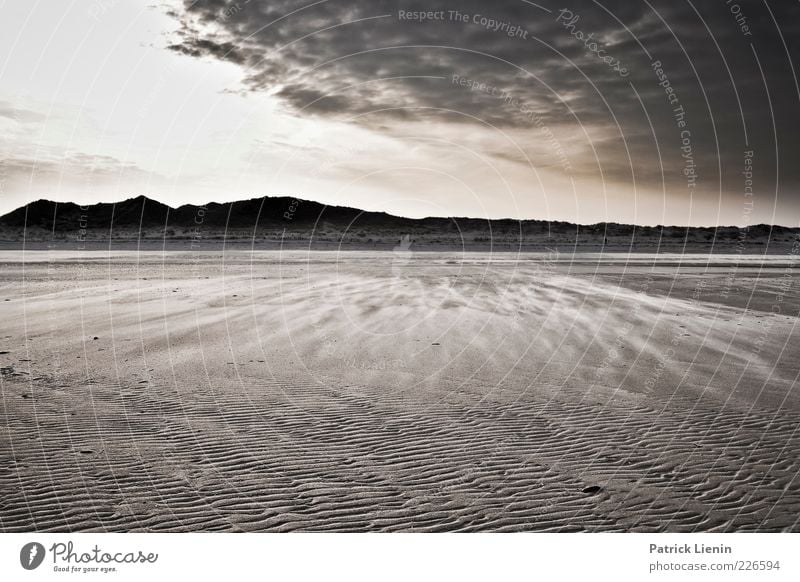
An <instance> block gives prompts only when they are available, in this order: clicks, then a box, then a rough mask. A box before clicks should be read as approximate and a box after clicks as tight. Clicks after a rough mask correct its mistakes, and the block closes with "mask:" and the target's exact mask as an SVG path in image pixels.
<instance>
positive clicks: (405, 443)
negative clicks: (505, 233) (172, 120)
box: [0, 248, 800, 532]
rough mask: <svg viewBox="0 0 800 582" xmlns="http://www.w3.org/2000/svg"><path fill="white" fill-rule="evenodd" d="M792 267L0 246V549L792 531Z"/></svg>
mask: <svg viewBox="0 0 800 582" xmlns="http://www.w3.org/2000/svg"><path fill="white" fill-rule="evenodd" d="M796 259H797V256H796V255H794V254H785V255H773V256H769V257H758V256H740V255H727V256H719V257H717V256H713V257H709V256H707V255H668V254H660V255H646V254H638V255H628V254H608V253H605V254H602V255H599V254H588V253H585V254H569V255H564V254H556V253H547V252H545V253H526V254H521V255H520V254H514V253H494V254H490V253H471V254H470V253H466V254H465V253H442V252H437V253H433V252H415V251H414V250H413V248H400V249H396V250H395V251H394V252H392V251H373V252H367V251H363V252H360V251H347V252H342V253H339V252H335V251H331V252H324V251H314V252H304V251H302V250H294V251H287V252H278V251H269V252H247V251H231V252H200V251H184V252H178V251H170V252H157V251H154V252H139V253H137V252H123V251H114V252H102V251H93V252H88V251H87V252H67V251H52V252H48V251H32V252H25V253H23V252H17V251H2V252H0V263H2V265H1V266H0V268H1V269H2V271H0V272H1V273H2V277H1V278H0V306H2V320H3V329H2V332H0V352H2V353H0V368H2V374H1V375H0V389H1V391H2V394H1V396H2V403H1V406H2V408H1V409H0V411H1V412H2V420H0V530H2V531H4V532H16V531H30V530H37V531H216V530H226V531H296V530H304V531H320V530H337V531H479V530H486V531H526V530H533V531H800V520H799V518H798V516H800V476H799V475H798V471H800V430H798V429H800V392H798V390H797V379H798V374H799V373H800V350H798V349H797V348H798V346H800V335H799V332H798V330H797V329H796V324H797V322H798V319H797V318H798V314H799V313H800V294H799V293H798V282H799V281H798V266H800V264H798V262H797V260H796Z"/></svg>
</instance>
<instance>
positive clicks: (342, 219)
mask: <svg viewBox="0 0 800 582" xmlns="http://www.w3.org/2000/svg"><path fill="white" fill-rule="evenodd" d="M405 235H408V236H409V237H411V241H412V242H413V243H414V244H415V245H416V248H417V249H418V250H423V249H425V248H430V249H432V250H444V249H453V248H456V249H457V248H463V249H469V250H488V249H509V250H512V249H514V248H520V249H527V250H532V249H539V248H543V247H546V246H560V247H564V246H570V245H579V246H581V247H582V248H586V247H587V246H588V247H597V248H598V249H599V248H606V249H609V250H630V251H643V252H650V251H653V250H659V249H664V250H667V249H669V250H671V251H675V250H685V251H692V252H697V251H703V252H724V253H731V252H734V253H735V252H741V253H757V254H762V253H765V252H768V253H782V252H787V251H788V250H790V248H791V245H792V243H793V242H794V241H796V240H797V239H798V236H799V235H800V228H789V227H784V226H771V225H766V224H759V225H753V226H750V227H748V228H740V227H735V226H725V227H680V226H637V225H630V224H617V223H613V222H609V223H598V224H592V225H578V224H574V223H570V222H553V221H546V220H512V219H497V220H484V219H476V218H456V217H453V218H436V217H429V218H422V219H412V218H404V217H399V216H393V215H391V214H386V213H384V212H368V211H364V210H359V209H357V208H349V207H340V206H327V205H324V204H320V203H318V202H312V201H307V200H300V199H296V198H290V197H263V198H253V199H250V200H241V201H235V202H226V203H221V204H220V203H209V204H205V205H184V206H180V207H178V208H171V207H169V206H167V205H165V204H162V203H161V202H158V201H156V200H152V199H149V198H146V197H144V196H139V197H136V198H131V199H128V200H125V201H123V202H118V203H100V204H93V205H89V206H79V205H77V204H74V203H56V202H53V201H49V200H38V201H36V202H32V203H30V204H28V205H26V206H23V207H21V208H18V209H17V210H14V211H13V212H10V213H9V214H6V215H5V216H2V217H0V242H2V243H4V246H5V247H6V248H17V247H20V246H21V243H22V242H23V241H24V242H25V243H26V245H27V246H28V247H29V248H35V247H36V243H42V242H51V243H52V242H55V243H60V244H67V245H72V246H71V247H70V248H75V246H76V245H77V246H79V247H83V245H87V244H88V245H92V244H102V243H109V242H112V243H124V242H126V241H127V242H131V241H136V242H137V243H145V244H146V243H155V242H158V243H164V242H169V243H174V244H177V245H181V244H184V245H185V244H190V243H193V244H200V243H203V244H214V243H217V244H218V243H219V242H220V241H225V242H233V243H235V242H243V243H258V244H264V245H267V246H270V245H277V244H288V245H298V244H300V245H310V246H313V247H314V248H328V247H339V246H343V247H346V248H366V249H373V248H376V249H380V248H392V247H394V246H395V245H397V241H398V239H399V238H402V237H403V236H405Z"/></svg>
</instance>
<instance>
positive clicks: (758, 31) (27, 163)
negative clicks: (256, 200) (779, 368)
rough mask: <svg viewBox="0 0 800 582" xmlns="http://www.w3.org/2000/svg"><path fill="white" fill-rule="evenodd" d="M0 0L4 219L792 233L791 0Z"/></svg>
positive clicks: (796, 135)
mask: <svg viewBox="0 0 800 582" xmlns="http://www.w3.org/2000/svg"><path fill="white" fill-rule="evenodd" d="M0 6H2V8H0V10H2V15H3V17H2V18H0V49H1V50H0V131H1V133H0V213H5V212H8V211H10V210H12V209H13V208H16V207H17V206H20V205H22V204H25V203H26V202H29V201H31V200H35V199H39V198H50V199H55V200H63V201H66V200H71V201H76V202H83V203H86V202H97V201H114V200H121V199H124V198H127V197H132V196H136V195H139V194H144V195H147V196H150V197H153V198H156V199H159V200H161V201H163V202H165V203H168V204H171V205H179V204H183V203H195V204H196V203H203V202H208V201H211V200H215V201H224V200H235V199H241V198H252V197H258V196H263V195H289V196H297V197H301V198H309V199H314V200H319V201H321V202H325V203H330V204H339V205H348V206H355V207H360V208H364V209H367V210H384V211H388V212H392V213H395V214H402V215H407V216H415V217H419V216H428V215H438V216H452V215H455V216H475V217H491V218H497V217H513V218H540V219H550V220H569V221H576V222H582V223H593V222H598V221H604V220H605V221H616V222H635V223H640V224H693V225H701V224H702V225H709V224H710V225H715V224H747V223H751V224H752V223H757V222H767V223H777V224H784V225H790V226H797V225H800V195H798V186H799V185H800V163H798V154H800V147H798V145H799V143H800V131H798V129H800V90H798V83H797V77H796V72H795V70H794V62H795V61H796V60H797V54H798V50H800V49H799V48H798V47H800V30H798V29H799V28H800V11H798V2H796V1H793V0H792V1H789V0H786V1H781V2H777V1H775V2H763V1H761V0H759V1H737V2H734V1H732V0H731V1H727V0H703V1H699V0H696V1H694V2H689V1H687V0H670V1H666V0H660V1H656V0H641V1H637V0H626V1H621V0H620V1H613V2H612V1H610V0H603V1H591V0H574V1H573V0H569V1H567V2H564V1H559V2H555V1H550V0H542V1H540V2H527V1H525V0H506V1H502V2H489V1H483V2H479V1H469V0H467V1H463V0H462V1H458V2H456V1H449V2H444V1H443V2H402V1H399V2H398V1H395V2H389V1H381V0H378V1H371V2H367V1H364V2H353V1H335V0H328V1H324V0H323V1H317V2H313V1H312V0H309V1H305V2H291V1H282V0H277V1H270V2H258V1H256V0H250V1H249V2H248V1H247V0H238V2H237V1H234V0H225V1H223V0H217V1H207V2H163V3H160V4H156V5H149V6H148V5H146V4H145V3H141V2H133V1H130V0H129V1H126V0H94V1H91V0H90V1H89V2H60V1H55V0H48V1H42V2H30V1H24V0H11V1H6V2H3V3H2V4H0ZM423 10H424V11H426V12H427V14H424V15H421V14H419V13H418V12H419V11H423ZM748 152H751V153H748Z"/></svg>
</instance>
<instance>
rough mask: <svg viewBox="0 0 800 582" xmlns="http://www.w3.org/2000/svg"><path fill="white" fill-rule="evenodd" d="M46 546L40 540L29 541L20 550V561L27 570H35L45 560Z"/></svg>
mask: <svg viewBox="0 0 800 582" xmlns="http://www.w3.org/2000/svg"><path fill="white" fill-rule="evenodd" d="M44 553H45V552H44V546H43V545H42V544H40V543H38V542H29V543H27V544H25V545H24V546H22V549H21V550H20V552H19V563H20V564H22V567H23V568H25V569H26V570H35V569H36V568H38V567H39V566H40V565H41V564H42V562H43V561H44Z"/></svg>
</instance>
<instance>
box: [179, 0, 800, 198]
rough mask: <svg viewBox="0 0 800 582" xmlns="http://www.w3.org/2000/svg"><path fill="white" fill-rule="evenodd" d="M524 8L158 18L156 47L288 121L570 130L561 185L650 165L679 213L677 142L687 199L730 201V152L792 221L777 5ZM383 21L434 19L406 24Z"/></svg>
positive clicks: (199, 10) (718, 1)
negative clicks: (230, 71) (168, 39)
mask: <svg viewBox="0 0 800 582" xmlns="http://www.w3.org/2000/svg"><path fill="white" fill-rule="evenodd" d="M536 4H538V5H539V6H541V7H542V8H539V7H537V6H534V5H532V4H531V3H527V2H524V1H522V0H518V1H510V0H509V1H505V2H491V3H489V2H480V1H459V2H439V3H431V2H388V1H375V2H347V1H327V2H316V3H312V2H287V1H273V2H268V3H266V2H265V3H261V2H254V1H253V2H246V1H245V0H239V1H238V2H236V1H233V0H229V1H223V0H216V1H207V2H186V3H185V4H184V5H183V7H182V9H180V10H176V11H175V16H176V18H178V19H179V20H180V23H181V28H180V31H179V32H178V34H177V38H176V39H175V42H174V43H173V44H172V45H171V47H170V48H171V49H172V50H175V51H178V52H181V53H184V54H187V55H190V56H194V57H210V58H215V59H219V60H223V61H229V62H232V63H235V64H237V65H240V66H241V67H242V70H243V72H244V87H245V88H246V90H249V91H264V92H270V93H272V94H274V95H277V96H278V97H279V98H281V99H282V100H283V101H284V102H285V103H286V104H287V106H289V107H290V108H291V110H292V111H294V112H295V113H296V114H298V115H320V116H326V117H335V118H345V119H347V118H351V117H353V116H358V122H359V123H362V124H366V125H370V126H372V127H374V128H377V127H382V126H383V124H386V123H388V124H389V126H391V123H392V121H396V120H421V121H427V120H436V121H439V122H443V123H461V124H463V123H474V124H476V125H479V124H482V123H489V124H492V125H495V126H498V127H501V128H530V129H531V130H532V133H531V135H532V136H533V137H536V138H538V137H539V135H538V134H537V132H536V129H537V128H539V129H542V128H543V127H544V128H547V129H549V130H551V131H552V132H553V133H554V134H555V135H564V132H563V129H564V128H565V127H573V128H578V129H579V130H580V131H579V133H581V132H583V131H585V132H586V133H587V134H588V138H589V139H587V136H584V138H583V140H582V141H581V143H580V144H578V145H577V146H576V145H575V144H574V143H572V144H571V145H570V148H569V149H570V151H571V152H572V154H571V156H572V157H573V158H574V159H573V160H572V161H573V163H572V164H571V167H572V169H573V170H574V172H576V173H577V175H580V174H581V173H592V172H596V173H602V176H603V177H604V178H606V179H610V180H617V181H623V182H624V181H627V182H630V181H632V180H633V179H634V178H635V179H636V180H638V181H639V183H644V184H648V185H650V186H658V185H659V184H660V180H661V176H662V171H661V165H660V164H663V165H664V167H665V170H664V172H665V174H666V176H667V180H668V182H669V183H670V189H671V190H673V191H674V192H675V193H674V194H673V195H676V196H686V197H687V199H688V198H689V197H690V196H691V195H692V193H693V191H692V188H691V186H688V185H687V184H686V180H685V178H683V177H681V176H685V174H682V169H686V164H687V159H686V158H685V157H682V153H685V151H684V152H682V151H681V149H680V148H681V146H685V143H684V141H682V137H681V132H682V131H684V130H688V131H689V132H690V134H689V135H690V146H691V163H692V164H695V166H694V167H693V171H695V172H696V173H697V175H698V180H699V182H698V183H699V184H701V185H702V187H703V190H704V191H705V192H711V193H712V195H715V196H719V197H721V199H723V202H724V199H728V198H730V199H737V200H738V199H739V198H741V193H742V177H741V171H742V168H743V163H744V162H743V158H744V154H743V152H744V151H748V150H752V151H754V152H755V158H754V169H755V170H756V172H757V175H758V177H759V181H758V186H759V189H760V190H761V192H763V195H764V196H765V197H766V196H769V195H771V193H772V191H774V189H775V176H776V174H779V176H780V187H781V190H782V191H783V192H789V193H790V194H789V195H787V194H785V193H784V194H782V196H783V198H782V203H783V204H784V205H787V204H788V206H787V208H791V209H792V210H793V211H797V210H798V205H797V204H796V203H797V200H796V198H793V197H792V196H793V193H794V191H795V189H796V187H797V186H798V185H799V184H800V164H796V163H795V161H794V160H795V159H796V158H797V156H798V155H800V147H798V142H799V138H798V132H797V131H796V129H795V128H796V126H797V123H798V121H800V115H798V114H799V113H800V101H799V99H800V96H799V95H798V89H797V86H796V79H795V77H794V74H793V70H792V68H791V65H792V60H791V59H792V58H793V57H796V56H797V54H796V52H797V48H796V47H797V46H798V41H799V40H800V35H799V34H798V33H799V32H800V30H799V29H800V18H798V14H797V8H796V7H795V5H794V3H790V2H773V3H771V4H770V5H769V7H768V6H767V5H766V4H765V3H764V2H761V1H737V2H734V1H727V0H711V1H705V2H694V3H691V2H688V1H684V0H678V1H675V0H669V1H667V0H658V1H656V0H652V1H650V2H648V1H644V0H643V1H641V2H629V1H619V2H609V1H603V2H593V1H587V0H580V1H571V0H567V1H566V2H558V3H556V2H551V1H548V0H542V2H537V3H536ZM454 10H457V11H459V12H460V13H461V14H462V15H466V21H462V20H459V19H458V18H455V17H454V14H453V13H451V12H450V11H454ZM562 10H563V11H565V12H562ZM401 11H403V13H404V14H408V13H413V12H416V11H437V12H438V14H437V16H438V18H436V19H433V20H428V21H425V22H420V21H417V20H415V19H414V18H407V17H406V18H403V17H402V16H401ZM484 19H486V20H484ZM488 19H491V20H492V21H494V23H495V24H494V25H489V23H488ZM589 34H591V35H592V39H591V40H590V41H586V38H585V37H586V36H588V35H589ZM581 35H583V37H584V38H583V41H582V40H581V38H580V37H581ZM782 37H783V40H782ZM784 40H785V43H786V45H787V46H788V51H789V53H788V54H787V47H786V46H784ZM594 42H596V44H592V43H594ZM599 51H605V52H602V53H600V54H598V52H599ZM601 55H602V56H601ZM603 57H606V60H604V59H603ZM654 61H660V62H661V64H662V67H661V68H662V69H663V71H664V73H665V74H666V78H667V79H668V82H669V87H670V88H671V90H672V91H673V92H674V95H675V96H676V97H673V99H676V100H675V101H673V102H670V101H669V95H667V94H666V93H665V88H666V86H665V85H664V86H659V79H658V78H657V77H656V73H655V71H654V69H655V67H654V66H653V62H654ZM762 73H763V77H762ZM662 84H663V81H662ZM679 106H682V107H683V109H684V111H685V118H682V119H683V121H684V122H685V124H686V125H685V126H683V127H680V126H678V121H679V119H678V118H676V113H675V108H676V107H679ZM651 126H652V128H651ZM573 133H574V132H573ZM570 135H573V134H570ZM776 144H777V145H776ZM776 149H777V154H776ZM576 152H578V153H577V154H576ZM676 176H677V177H678V179H676ZM698 191H699V189H698Z"/></svg>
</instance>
